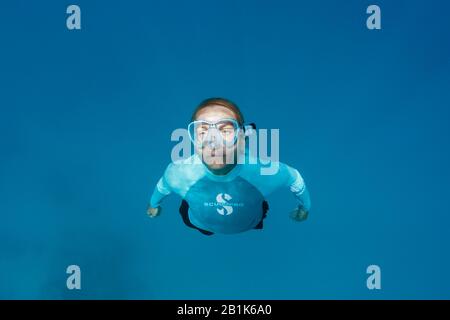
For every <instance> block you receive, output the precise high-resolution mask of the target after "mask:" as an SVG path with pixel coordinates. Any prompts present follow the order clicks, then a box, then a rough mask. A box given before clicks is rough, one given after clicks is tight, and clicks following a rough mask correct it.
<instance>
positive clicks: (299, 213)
mask: <svg viewBox="0 0 450 320" xmlns="http://www.w3.org/2000/svg"><path fill="white" fill-rule="evenodd" d="M290 217H291V219H293V220H295V221H305V220H306V218H308V211H306V210H305V209H304V208H303V207H297V208H295V209H294V210H293V211H292V212H291V214H290Z"/></svg>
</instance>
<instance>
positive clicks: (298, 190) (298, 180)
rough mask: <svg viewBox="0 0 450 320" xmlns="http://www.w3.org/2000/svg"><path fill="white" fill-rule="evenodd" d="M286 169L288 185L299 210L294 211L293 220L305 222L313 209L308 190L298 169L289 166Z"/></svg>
mask: <svg viewBox="0 0 450 320" xmlns="http://www.w3.org/2000/svg"><path fill="white" fill-rule="evenodd" d="M286 169H287V173H288V179H287V185H288V186H289V188H290V190H291V192H292V193H293V194H294V196H295V198H296V200H297V208H295V209H294V210H293V211H292V213H291V218H292V219H294V220H297V221H303V220H305V219H306V218H307V217H308V213H309V210H310V209H311V199H310V197H309V191H308V189H307V188H306V185H305V182H304V181H303V178H302V176H301V175H300V173H299V172H298V171H297V170H296V169H294V168H291V167H289V166H286Z"/></svg>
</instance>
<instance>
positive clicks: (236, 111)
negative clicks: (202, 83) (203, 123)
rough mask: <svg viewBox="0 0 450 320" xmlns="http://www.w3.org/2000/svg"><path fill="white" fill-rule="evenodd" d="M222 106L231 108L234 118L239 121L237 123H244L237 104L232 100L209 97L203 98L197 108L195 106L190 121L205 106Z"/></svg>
mask: <svg viewBox="0 0 450 320" xmlns="http://www.w3.org/2000/svg"><path fill="white" fill-rule="evenodd" d="M215 105H216V106H222V107H225V108H227V109H229V110H231V111H232V112H233V113H234V115H235V116H236V120H237V122H238V123H239V125H241V126H242V125H243V124H244V116H243V115H242V112H241V110H240V109H239V107H238V106H237V104H235V103H234V102H232V101H230V100H228V99H225V98H209V99H206V100H203V101H202V102H201V103H200V104H199V105H198V106H197V108H195V110H194V113H193V114H192V118H191V121H195V119H196V117H197V113H198V112H199V111H200V110H202V109H204V108H206V107H211V106H215Z"/></svg>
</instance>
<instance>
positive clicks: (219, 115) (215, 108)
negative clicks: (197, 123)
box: [195, 105, 237, 122]
mask: <svg viewBox="0 0 450 320" xmlns="http://www.w3.org/2000/svg"><path fill="white" fill-rule="evenodd" d="M230 118H231V119H236V120H237V118H236V115H235V114H234V112H233V111H232V110H230V109H228V108H227V107H224V106H219V105H210V106H207V107H204V108H202V109H200V111H198V112H197V115H196V117H195V119H196V120H206V121H209V122H216V121H219V120H221V119H230Z"/></svg>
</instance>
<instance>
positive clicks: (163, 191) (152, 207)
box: [147, 175, 172, 218]
mask: <svg viewBox="0 0 450 320" xmlns="http://www.w3.org/2000/svg"><path fill="white" fill-rule="evenodd" d="M171 192H172V190H171V188H170V185H169V184H168V183H167V180H166V178H165V175H163V176H162V177H161V178H160V179H159V181H158V183H157V184H156V186H155V189H154V190H153V194H152V197H151V198H150V203H149V207H148V209H147V214H148V215H149V216H150V217H152V218H153V217H156V216H157V215H159V214H160V213H161V207H160V205H161V202H162V201H163V199H164V198H165V197H167V196H168V195H169V194H170V193H171Z"/></svg>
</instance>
